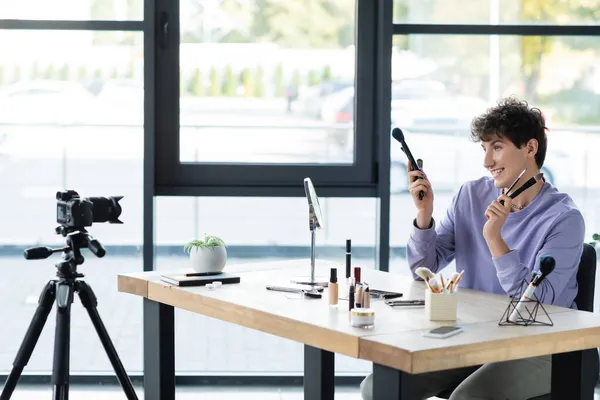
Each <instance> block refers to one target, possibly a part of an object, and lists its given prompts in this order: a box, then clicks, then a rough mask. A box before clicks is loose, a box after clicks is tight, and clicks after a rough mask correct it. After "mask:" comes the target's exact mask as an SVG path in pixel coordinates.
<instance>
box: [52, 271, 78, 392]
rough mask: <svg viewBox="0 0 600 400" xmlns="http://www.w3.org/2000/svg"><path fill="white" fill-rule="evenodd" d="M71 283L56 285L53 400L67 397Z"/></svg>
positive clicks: (63, 282) (71, 300)
mask: <svg viewBox="0 0 600 400" xmlns="http://www.w3.org/2000/svg"><path fill="white" fill-rule="evenodd" d="M73 284H74V283H73V282H72V281H70V282H69V281H60V282H58V284H57V285H56V306H57V309H56V328H55V331H54V362H53V366H52V378H51V382H52V387H53V392H54V394H53V399H54V400H68V399H69V356H70V343H71V304H72V303H73V289H74V288H73Z"/></svg>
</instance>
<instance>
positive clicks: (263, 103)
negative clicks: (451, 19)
mask: <svg viewBox="0 0 600 400" xmlns="http://www.w3.org/2000/svg"><path fill="white" fill-rule="evenodd" d="M390 5H391V4H390ZM157 6H158V7H159V12H160V13H161V14H160V15H163V16H169V17H168V19H169V20H168V21H166V20H165V22H164V23H168V26H169V27H170V29H171V30H177V31H179V32H180V35H179V36H178V35H169V34H168V33H167V34H165V35H163V34H162V33H159V40H160V41H161V43H162V44H161V45H160V46H159V48H158V49H157V58H158V59H159V62H158V64H157V68H156V77H155V78H156V82H157V85H156V89H155V90H156V95H157V104H156V105H155V110H156V116H155V120H156V121H157V124H158V125H157V127H156V131H155V134H156V140H155V144H156V147H157V149H159V151H157V153H156V183H157V190H156V193H157V194H159V195H174V194H176V195H182V194H183V195H189V194H202V195H209V196H213V195H216V196H222V195H230V194H231V193H234V192H232V190H233V188H236V193H240V194H245V195H253V196H254V195H259V196H298V195H301V194H302V190H301V189H302V188H301V185H300V184H299V183H300V182H302V179H304V178H305V177H306V176H310V177H311V178H312V179H313V180H314V182H315V183H316V184H319V185H320V186H321V187H322V189H323V191H324V192H326V193H328V195H334V196H339V195H343V196H348V195H359V196H373V195H375V185H376V182H375V175H376V168H377V166H376V163H375V152H374V139H373V128H372V126H370V125H371V124H372V118H373V117H372V114H373V109H372V108H370V107H372V106H373V104H375V102H376V101H380V100H378V99H376V98H375V96H376V94H377V93H376V90H375V88H374V87H373V85H362V84H361V85H358V86H357V89H358V90H359V91H361V93H362V95H357V96H356V98H355V96H354V94H353V93H354V92H353V91H354V86H355V85H354V82H355V81H357V82H366V81H372V80H373V79H374V78H373V75H374V74H375V70H376V69H375V68H374V65H373V64H372V62H371V61H370V59H369V57H357V53H356V46H355V37H358V38H360V40H362V41H364V42H365V45H363V46H362V47H361V48H363V49H364V51H365V52H366V53H365V54H370V53H369V46H371V47H372V42H373V40H374V39H375V37H376V36H375V27H374V26H370V27H369V26H366V25H368V24H362V25H361V24H359V25H361V26H365V28H364V29H365V32H363V34H362V35H361V32H359V31H356V32H355V25H356V23H355V19H356V16H355V8H356V4H355V1H353V0H335V1H328V2H324V3H318V4H317V3H315V6H314V7H312V8H307V7H305V3H304V2H302V1H299V0H298V1H296V0H294V1H289V2H278V1H268V2H255V1H249V2H233V1H223V2H194V1H182V2H181V3H180V4H177V3H175V2H173V3H164V4H162V3H161V4H159V5H157ZM369 7H371V6H365V9H368V8H369ZM371 8H372V7H371ZM173 15H176V16H177V17H178V18H173V17H172V16H173ZM362 15H363V16H364V18H365V19H368V18H370V16H371V17H372V14H369V13H368V10H367V11H365V12H364V13H363V14H362ZM165 18H167V17H165ZM163 31H164V30H163ZM161 32H162V31H161ZM370 58H371V59H372V57H370ZM178 93H179V94H180V98H179V101H169V100H167V99H169V98H171V96H176V95H177V94H178ZM354 102H356V103H358V104H359V107H357V108H356V115H355V110H354V104H353V103H354ZM363 103H364V104H363ZM361 105H362V106H361ZM354 120H356V121H363V122H362V123H360V122H359V124H358V125H357V126H358V128H357V129H356V131H355V129H354V128H353V126H354V124H353V123H352V121H354ZM242 187H243V188H245V189H243V190H241V191H240V190H238V188H242Z"/></svg>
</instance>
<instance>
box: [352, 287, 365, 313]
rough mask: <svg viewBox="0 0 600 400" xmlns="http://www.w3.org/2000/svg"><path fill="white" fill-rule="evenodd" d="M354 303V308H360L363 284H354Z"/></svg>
mask: <svg viewBox="0 0 600 400" xmlns="http://www.w3.org/2000/svg"><path fill="white" fill-rule="evenodd" d="M354 297H355V302H354V305H355V307H356V308H362V300H363V285H362V283H357V284H356V295H355V296H354Z"/></svg>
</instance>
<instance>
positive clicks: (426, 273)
mask: <svg viewBox="0 0 600 400" xmlns="http://www.w3.org/2000/svg"><path fill="white" fill-rule="evenodd" d="M415 274H417V275H418V276H420V277H421V278H422V279H423V280H424V281H425V283H426V284H427V287H429V290H430V291H431V292H432V293H435V292H436V291H435V290H433V287H434V286H435V287H436V289H437V281H435V274H434V273H433V272H431V270H430V269H429V268H426V267H419V268H417V269H416V270H415Z"/></svg>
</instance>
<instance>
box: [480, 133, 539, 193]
mask: <svg viewBox="0 0 600 400" xmlns="http://www.w3.org/2000/svg"><path fill="white" fill-rule="evenodd" d="M481 147H482V148H483V150H484V153H485V156H484V159H483V166H484V167H485V168H486V169H487V170H488V171H489V172H490V174H491V175H492V178H494V184H495V185H496V187H497V188H507V187H509V186H510V185H511V184H512V183H513V182H514V181H515V179H517V177H518V176H519V174H520V173H521V172H523V170H524V169H526V168H527V172H526V173H525V175H524V176H523V178H525V180H526V179H527V177H530V176H533V175H535V174H536V173H537V171H538V168H537V165H536V163H535V153H536V151H537V141H536V140H535V139H532V140H530V141H529V142H528V143H527V144H525V145H524V146H523V147H521V148H518V147H517V146H515V145H514V143H513V142H511V141H510V140H509V139H507V138H499V137H494V138H492V139H491V140H489V141H486V142H481ZM525 180H524V181H523V182H525Z"/></svg>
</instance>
